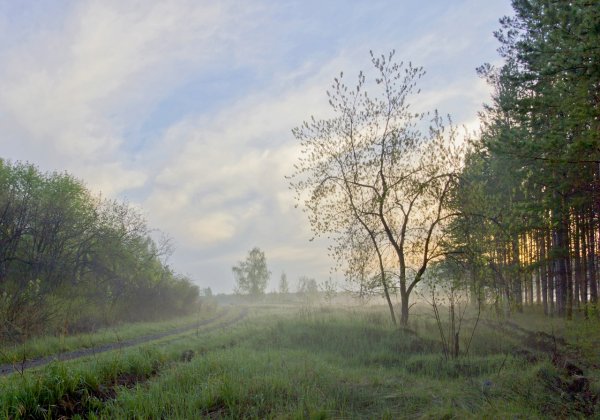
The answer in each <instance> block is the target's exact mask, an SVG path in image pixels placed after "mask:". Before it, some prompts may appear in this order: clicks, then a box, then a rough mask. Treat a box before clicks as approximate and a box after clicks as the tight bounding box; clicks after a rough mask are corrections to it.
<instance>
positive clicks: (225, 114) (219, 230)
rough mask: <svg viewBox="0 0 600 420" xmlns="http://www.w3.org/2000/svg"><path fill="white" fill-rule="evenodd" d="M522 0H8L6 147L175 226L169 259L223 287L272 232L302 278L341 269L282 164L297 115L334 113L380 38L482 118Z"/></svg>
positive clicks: (0, 114) (427, 91) (2, 96)
mask: <svg viewBox="0 0 600 420" xmlns="http://www.w3.org/2000/svg"><path fill="white" fill-rule="evenodd" d="M511 11H512V10H511V7H510V1H508V0H489V1H485V2H482V1H481V0H452V1H447V0H428V1H422V0H420V1H415V0H369V1H367V0H362V1H347V0H320V1H313V0H304V1H302V0H298V1H291V0H271V1H261V0H247V1H227V0H222V1H204V0H139V1H138V0H127V1H124V0H72V1H66V0H65V1H60V0H53V1H50V0H47V1H45V0H23V1H14V0H0V63H2V64H1V65H0V133H1V134H0V157H1V158H4V159H8V160H11V161H13V162H14V161H27V162H30V163H33V164H36V165H37V166H38V167H39V168H40V169H41V170H43V171H68V172H69V173H71V174H73V175H75V176H76V177H77V178H79V179H81V180H82V181H83V182H84V183H85V184H86V185H87V186H88V188H89V189H91V190H92V191H93V192H95V193H97V194H102V196H104V197H111V198H117V199H119V200H123V201H127V202H128V203H130V204H131V205H132V206H135V207H137V208H139V209H140V210H141V211H142V213H143V214H144V215H145V217H146V218H147V220H148V223H149V225H150V226H151V227H153V228H156V229H159V230H160V231H162V232H164V233H165V234H167V235H168V236H170V237H171V238H172V243H173V245H174V253H173V255H172V256H171V257H170V260H169V264H170V265H171V266H172V267H173V268H174V269H175V270H176V271H177V272H179V273H182V274H186V275H188V276H190V277H191V278H192V279H193V280H194V281H195V282H196V283H197V284H198V285H200V286H201V287H210V288H211V289H212V290H213V292H215V293H223V292H231V291H232V289H233V286H234V279H233V276H232V273H231V267H232V266H233V265H234V264H236V263H237V262H238V261H239V260H242V259H244V258H245V256H246V254H247V252H248V251H249V250H250V249H251V248H253V247H255V246H258V247H260V248H261V249H262V250H263V251H264V252H265V254H266V257H267V263H268V266H269V268H270V270H271V272H272V273H273V275H272V279H271V284H270V286H269V287H268V290H273V289H274V288H276V285H277V283H278V281H279V277H280V275H281V272H282V271H285V272H286V274H287V276H288V279H289V281H290V283H291V284H292V288H293V287H294V285H295V283H296V281H297V279H298V277H300V276H302V275H306V276H309V277H314V278H315V279H317V280H318V281H319V282H321V281H324V280H327V279H329V278H332V279H333V280H334V281H335V282H337V283H338V285H339V286H340V287H343V285H344V282H343V278H342V276H341V274H339V273H331V272H330V267H331V266H332V265H333V262H332V260H331V259H330V258H329V257H328V255H327V242H326V241H325V240H323V239H317V240H314V241H309V239H310V238H312V237H313V234H312V232H311V231H310V226H309V224H308V220H307V218H306V216H305V215H304V214H303V213H302V211H301V209H300V208H295V202H294V200H293V194H292V193H291V192H290V190H289V189H288V181H286V179H285V176H286V175H290V174H291V173H292V172H293V164H294V162H295V160H296V159H297V157H298V155H299V146H298V142H297V140H296V139H295V138H294V137H293V135H292V133H291V130H292V128H294V127H296V126H298V125H300V124H301V123H302V122H303V121H304V120H307V119H309V118H310V117H311V115H314V116H315V117H317V118H324V117H326V116H328V115H330V110H329V105H328V101H327V96H326V91H327V89H328V87H329V86H330V84H331V81H332V79H333V78H334V77H335V76H337V75H338V74H339V73H340V71H343V72H344V74H345V75H350V76H349V78H350V80H352V79H351V77H354V76H355V75H357V74H358V72H359V71H360V70H368V69H369V67H370V65H371V64H370V56H369V51H370V50H372V51H373V52H374V53H375V54H377V55H381V54H386V55H387V54H388V53H389V52H390V51H391V50H395V51H396V57H397V58H398V59H399V60H403V61H404V62H411V63H413V65H417V66H423V67H424V68H425V70H426V76H425V77H424V78H423V79H422V80H421V82H420V84H419V86H420V88H421V94H420V95H419V96H418V97H416V98H414V103H415V104H416V105H417V107H418V109H423V110H433V109H438V110H439V111H440V113H442V114H450V115H451V116H452V118H453V120H454V122H455V123H457V124H464V125H466V126H467V127H468V128H469V129H476V128H477V126H478V122H477V112H478V111H479V110H480V109H481V107H482V104H483V103H485V102H488V101H489V94H490V89H489V87H488V86H486V85H485V83H484V82H483V81H482V80H480V79H479V78H478V76H477V74H476V72H475V69H476V67H478V66H479V65H481V64H483V63H485V62H491V63H495V62H499V58H498V54H497V52H496V49H497V47H498V44H497V42H496V40H495V39H494V37H493V31H494V30H496V29H498V27H499V24H498V19H499V18H500V17H502V16H504V15H510V14H511Z"/></svg>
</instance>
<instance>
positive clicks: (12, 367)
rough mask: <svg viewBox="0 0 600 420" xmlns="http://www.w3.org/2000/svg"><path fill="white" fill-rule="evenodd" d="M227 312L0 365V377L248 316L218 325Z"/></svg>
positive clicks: (215, 327) (204, 329)
mask: <svg viewBox="0 0 600 420" xmlns="http://www.w3.org/2000/svg"><path fill="white" fill-rule="evenodd" d="M229 311H230V308H226V309H225V311H223V312H221V313H220V314H218V315H217V316H215V317H213V318H209V319H205V320H203V321H199V322H195V323H193V324H189V325H186V326H184V327H180V328H176V329H173V330H169V331H165V332H161V333H155V334H150V335H144V336H142V337H134V338H130V339H128V340H123V341H119V342H115V343H108V344H103V345H101V346H97V347H91V348H86V349H79V350H73V351H68V352H64V353H58V354H53V355H50V356H45V357H39V358H35V359H28V360H24V361H19V362H17V363H13V364H5V365H0V376H5V375H9V374H11V373H15V372H23V371H25V370H27V369H31V368H34V367H40V366H44V365H47V364H48V363H51V362H54V361H56V360H60V361H65V360H73V359H79V358H81V357H85V356H93V355H95V354H100V353H105V352H107V351H112V350H119V349H124V348H127V347H132V346H137V345H139V344H144V343H148V342H150V341H155V340H159V339H162V338H166V337H169V336H176V335H178V334H182V333H185V332H188V331H193V330H196V329H198V330H199V332H202V333H204V332H208V331H213V330H215V329H218V328H224V327H227V326H230V325H233V324H235V323H237V322H239V321H241V320H242V319H244V318H245V317H246V316H247V315H248V309H246V308H243V309H242V310H241V311H240V313H239V314H238V315H237V316H236V317H234V318H232V319H230V320H227V321H225V322H221V323H218V321H219V319H221V318H223V317H224V316H225V315H227V314H228V313H229ZM206 326H208V327H207V328H202V329H201V330H200V329H199V328H200V327H206Z"/></svg>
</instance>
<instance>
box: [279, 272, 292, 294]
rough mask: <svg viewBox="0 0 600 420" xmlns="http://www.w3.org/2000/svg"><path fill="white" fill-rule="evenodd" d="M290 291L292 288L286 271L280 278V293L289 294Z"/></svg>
mask: <svg viewBox="0 0 600 420" xmlns="http://www.w3.org/2000/svg"><path fill="white" fill-rule="evenodd" d="M289 292H290V288H289V285H288V281H287V276H286V274H285V273H284V272H282V273H281V279H280V280H279V293H281V294H287V293H289Z"/></svg>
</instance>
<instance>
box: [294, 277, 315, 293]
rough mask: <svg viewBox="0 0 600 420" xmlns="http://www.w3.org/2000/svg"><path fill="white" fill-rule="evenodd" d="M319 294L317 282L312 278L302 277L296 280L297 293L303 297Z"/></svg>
mask: <svg viewBox="0 0 600 420" xmlns="http://www.w3.org/2000/svg"><path fill="white" fill-rule="evenodd" d="M318 292H319V286H318V285H317V281H316V280H315V279H313V278H310V277H307V276H302V277H300V278H299V279H298V293H301V294H303V295H315V294H317V293H318Z"/></svg>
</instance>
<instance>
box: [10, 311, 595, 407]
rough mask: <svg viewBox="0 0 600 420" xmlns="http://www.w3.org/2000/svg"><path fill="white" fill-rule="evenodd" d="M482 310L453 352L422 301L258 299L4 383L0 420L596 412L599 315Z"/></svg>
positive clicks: (15, 377)
mask: <svg viewBox="0 0 600 420" xmlns="http://www.w3.org/2000/svg"><path fill="white" fill-rule="evenodd" d="M234 312H235V310H234V311H232V314H231V315H229V316H234V315H235V314H234ZM483 318H484V319H482V320H481V322H479V325H478V327H477V330H476V332H475V335H474V338H473V342H472V345H471V348H470V349H469V354H468V355H467V356H462V357H459V358H458V359H456V360H446V359H445V358H444V357H442V353H441V346H440V344H439V336H438V335H437V333H436V331H437V327H436V326H435V324H434V321H433V319H432V317H431V316H430V315H429V313H428V311H427V310H426V309H421V310H417V311H416V313H415V314H414V316H413V317H412V320H411V325H410V330H404V331H403V330H399V329H397V328H394V327H393V326H392V325H391V324H390V322H389V320H388V318H387V314H386V312H385V309H384V308H383V307H367V308H360V307H336V308H333V307H328V306H309V305H289V306H282V305H279V306H275V305H273V306H269V305H264V306H254V307H251V310H250V316H249V317H247V318H245V319H244V320H242V321H239V322H237V323H235V324H233V325H230V326H228V327H224V328H217V329H207V330H206V331H195V332H190V333H187V334H183V335H181V336H179V337H178V338H177V339H176V340H172V339H171V340H169V341H167V342H165V343H162V344H161V343H160V342H157V343H152V344H145V345H141V346H138V347H135V348H131V349H127V350H123V351H118V352H111V353H106V354H102V355H98V356H96V357H88V358H86V359H81V360H77V361H71V362H64V363H58V362H57V363H52V364H51V365H49V366H47V367H45V368H43V369H39V370H33V371H26V372H24V373H23V374H22V375H20V374H13V375H11V376H9V377H6V378H2V379H0V407H1V408H0V417H2V418H22V417H29V418H60V417H61V416H66V417H78V416H81V417H82V418H107V419H108V418H199V417H205V418H303V419H304V418H310V419H318V418H482V417H484V418H485V417H487V418H549V417H550V418H552V417H562V418H566V417H594V416H595V417H598V416H599V414H600V408H599V407H598V405H599V404H598V393H599V391H600V386H599V385H600V374H599V370H600V369H599V366H598V362H599V360H598V357H600V356H599V355H598V350H597V349H598V347H594V343H596V342H597V341H595V340H598V338H599V337H600V328H599V325H598V323H597V322H593V323H592V322H590V323H589V324H588V325H587V326H584V327H577V328H584V329H585V331H579V330H576V329H574V328H573V325H575V324H573V325H570V324H569V323H566V322H563V321H555V323H554V324H553V325H551V326H549V330H550V333H548V332H547V331H546V330H544V332H537V331H538V330H542V328H537V327H538V326H540V325H541V326H544V327H548V325H549V324H548V323H547V322H544V323H542V322H541V321H540V319H541V318H540V317H539V316H538V315H536V314H525V315H523V316H520V317H517V318H515V319H513V320H512V321H511V324H510V325H511V326H509V327H506V326H502V325H506V323H504V324H499V323H498V322H497V321H496V320H494V319H493V318H492V317H491V315H490V314H487V313H484V317H483ZM473 322H474V320H473V319H470V320H469V321H466V323H465V324H464V326H463V331H464V334H465V335H466V336H468V335H469V334H470V327H472V325H473ZM530 326H535V327H536V329H535V331H534V329H533V328H530ZM523 328H527V329H525V330H524V329H523ZM467 332H469V333H468V334H467ZM552 332H554V335H552V334H551V333H552ZM465 340H467V338H465ZM573 366H575V367H576V368H580V369H582V370H583V372H582V374H579V372H577V373H573V372H572V371H571V370H572V367H573ZM570 369H571V370H570Z"/></svg>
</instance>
